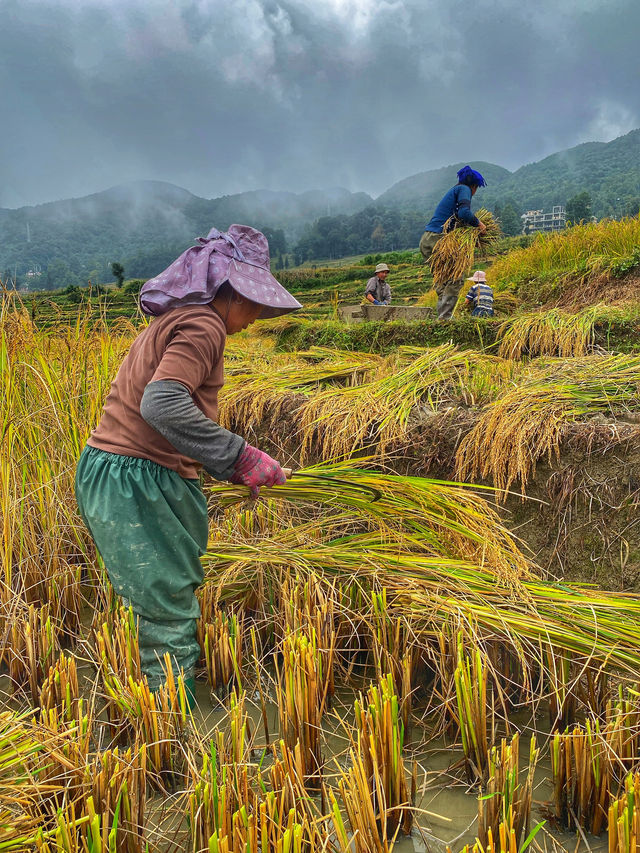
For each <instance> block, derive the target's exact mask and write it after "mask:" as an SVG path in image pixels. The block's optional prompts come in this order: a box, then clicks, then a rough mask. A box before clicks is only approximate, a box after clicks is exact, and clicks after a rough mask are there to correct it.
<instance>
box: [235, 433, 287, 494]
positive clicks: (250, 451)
mask: <svg viewBox="0 0 640 853" xmlns="http://www.w3.org/2000/svg"><path fill="white" fill-rule="evenodd" d="M229 482H230V483H234V484H235V485H238V486H249V488H250V489H251V497H252V498H257V497H258V495H259V494H260V486H283V485H284V484H285V483H286V482H287V478H286V476H285V473H284V471H283V470H282V468H281V466H280V463H279V462H277V461H276V460H275V459H272V458H271V456H269V454H268V453H264V452H263V451H262V450H258V448H257V447H252V446H251V445H250V444H246V445H245V447H244V450H243V451H242V453H241V454H240V456H238V459H237V461H236V464H235V468H234V470H233V474H232V475H231V477H230V478H229Z"/></svg>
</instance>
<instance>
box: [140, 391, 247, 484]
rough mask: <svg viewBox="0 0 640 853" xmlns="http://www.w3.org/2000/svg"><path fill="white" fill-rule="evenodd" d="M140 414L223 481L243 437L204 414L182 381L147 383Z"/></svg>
mask: <svg viewBox="0 0 640 853" xmlns="http://www.w3.org/2000/svg"><path fill="white" fill-rule="evenodd" d="M140 414H141V415H142V417H143V418H144V419H145V421H146V422H147V423H148V424H149V426H152V427H153V428H154V429H155V430H156V431H157V432H159V433H160V435H162V436H163V437H164V438H166V439H167V441H168V442H169V443H170V444H172V445H173V446H174V447H175V448H176V450H178V451H179V452H180V453H182V454H184V455H185V456H188V457H189V458H190V459H195V460H196V462H200V463H201V464H202V466H203V468H204V469H205V471H206V472H207V473H208V474H211V476H212V477H215V479H216V480H227V479H228V478H229V477H230V476H231V475H232V474H233V469H234V466H235V463H236V461H237V459H238V456H239V455H240V453H241V452H242V451H243V450H244V446H245V443H246V442H245V440H244V438H242V437H241V436H239V435H236V434H235V433H234V432H229V430H228V429H225V428H224V427H221V426H220V424H217V423H216V422H215V421H212V420H210V419H209V418H208V417H206V415H204V414H203V412H201V411H200V409H199V408H198V407H197V406H196V404H195V403H194V402H193V399H192V398H191V394H190V393H189V389H188V388H186V387H185V386H184V385H182V383H180V382H175V381H173V380H169V379H159V380H157V381H156V382H150V383H149V384H148V385H147V387H146V388H145V389H144V394H143V395H142V400H141V401H140Z"/></svg>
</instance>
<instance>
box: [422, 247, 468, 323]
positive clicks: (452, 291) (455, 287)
mask: <svg viewBox="0 0 640 853" xmlns="http://www.w3.org/2000/svg"><path fill="white" fill-rule="evenodd" d="M441 237H442V234H436V233H434V232H433V231H425V232H424V234H423V235H422V238H421V240H420V252H421V253H422V257H423V258H424V262H425V264H428V263H429V261H430V260H431V255H432V254H433V250H434V249H435V246H436V243H437V242H438V240H439V239H440V238H441ZM463 284H464V279H462V278H457V279H455V280H452V281H444V282H442V283H440V284H434V285H433V286H434V288H435V291H436V293H437V294H438V304H437V306H436V312H437V314H438V319H439V320H449V319H450V318H451V315H452V314H453V309H454V308H455V307H456V303H457V301H458V296H459V295H460V291H461V289H462V285H463Z"/></svg>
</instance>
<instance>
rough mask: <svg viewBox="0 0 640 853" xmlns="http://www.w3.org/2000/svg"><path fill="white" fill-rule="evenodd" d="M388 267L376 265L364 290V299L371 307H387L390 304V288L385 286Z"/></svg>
mask: <svg viewBox="0 0 640 853" xmlns="http://www.w3.org/2000/svg"><path fill="white" fill-rule="evenodd" d="M388 275H389V267H388V266H387V265H386V264H378V266H377V267H376V269H375V275H373V276H372V277H371V278H370V279H369V281H368V282H367V286H366V287H365V289H364V298H365V299H366V300H367V302H371V303H372V304H373V305H388V304H389V303H390V302H391V288H390V287H389V285H388V284H387V276H388Z"/></svg>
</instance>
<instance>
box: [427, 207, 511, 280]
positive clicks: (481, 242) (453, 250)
mask: <svg viewBox="0 0 640 853" xmlns="http://www.w3.org/2000/svg"><path fill="white" fill-rule="evenodd" d="M477 217H478V219H479V220H480V221H481V222H483V223H484V225H485V226H486V230H485V231H483V232H482V233H481V232H480V231H479V230H478V228H473V227H471V226H466V225H459V226H458V227H456V226H455V220H454V218H453V217H451V219H448V220H447V221H446V222H445V224H444V227H443V234H444V236H443V237H441V238H440V239H439V240H438V242H437V243H436V245H435V248H434V250H433V254H432V255H431V259H430V261H429V265H430V267H431V275H432V276H433V283H434V284H444V283H445V282H447V281H457V280H459V279H461V278H464V277H465V276H466V275H467V273H469V272H470V271H471V267H472V266H473V258H474V255H475V252H476V249H486V248H488V247H489V246H491V245H492V244H494V243H495V242H496V240H497V239H498V238H499V237H500V225H499V224H498V222H497V220H496V219H495V218H494V216H493V214H492V213H490V212H489V211H488V210H485V209H484V208H482V209H481V210H479V211H478V213H477ZM449 229H451V230H449Z"/></svg>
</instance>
